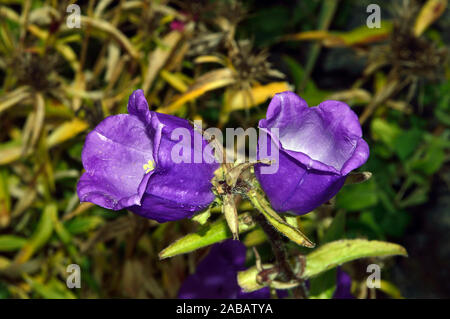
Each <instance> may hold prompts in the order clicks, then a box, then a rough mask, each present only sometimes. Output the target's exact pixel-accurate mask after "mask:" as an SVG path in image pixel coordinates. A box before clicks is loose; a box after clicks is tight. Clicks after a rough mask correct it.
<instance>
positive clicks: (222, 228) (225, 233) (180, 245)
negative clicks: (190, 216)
mask: <svg viewBox="0 0 450 319" xmlns="http://www.w3.org/2000/svg"><path fill="white" fill-rule="evenodd" d="M238 219H239V233H244V232H246V231H249V230H251V229H253V228H255V223H254V222H253V220H252V219H251V217H250V214H248V213H244V214H241V215H239V216H238ZM227 238H231V231H230V229H229V228H228V225H227V222H226V220H225V219H219V220H218V221H216V222H214V223H213V224H211V225H207V226H204V227H201V228H200V230H199V231H197V232H196V233H192V234H188V235H186V236H184V237H182V238H180V239H178V240H177V241H175V242H174V243H172V244H171V245H169V246H168V247H166V248H165V249H164V250H162V251H161V252H160V253H159V258H160V259H165V258H169V257H173V256H176V255H180V254H186V253H189V252H191V251H194V250H197V249H200V248H202V247H206V246H209V245H212V244H215V243H218V242H220V241H222V240H225V239H227Z"/></svg>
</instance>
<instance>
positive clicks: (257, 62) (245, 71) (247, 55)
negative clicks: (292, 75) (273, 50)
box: [231, 41, 284, 88]
mask: <svg viewBox="0 0 450 319" xmlns="http://www.w3.org/2000/svg"><path fill="white" fill-rule="evenodd" d="M237 47H238V50H237V52H235V53H233V54H232V55H231V61H232V64H233V66H234V68H235V69H236V71H237V81H236V82H237V85H238V86H239V87H240V88H248V87H249V86H251V85H253V84H255V83H258V82H261V81H264V80H266V79H267V78H269V77H277V78H282V77H284V76H283V74H282V73H280V72H279V71H277V70H275V69H272V65H271V63H270V62H269V61H267V58H268V57H269V54H268V52H267V51H265V50H263V51H261V52H259V53H253V52H252V46H251V44H250V42H248V41H246V42H243V41H241V42H239V43H238V45H237Z"/></svg>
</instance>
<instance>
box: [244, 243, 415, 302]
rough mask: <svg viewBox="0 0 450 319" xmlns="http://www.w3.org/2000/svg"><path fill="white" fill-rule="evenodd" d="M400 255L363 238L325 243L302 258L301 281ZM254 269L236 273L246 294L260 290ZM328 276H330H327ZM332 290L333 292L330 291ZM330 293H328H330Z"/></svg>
mask: <svg viewBox="0 0 450 319" xmlns="http://www.w3.org/2000/svg"><path fill="white" fill-rule="evenodd" d="M393 255H401V256H408V254H407V252H406V249H405V248H403V247H402V246H400V245H397V244H393V243H389V242H384V241H376V240H372V241H369V240H366V239H345V240H338V241H333V242H331V243H328V244H326V245H323V246H321V247H320V248H317V249H316V250H314V251H313V252H312V253H310V254H308V255H307V256H306V268H305V272H304V273H303V276H302V278H304V279H308V278H312V277H315V276H317V275H319V274H321V273H323V272H325V271H328V270H331V269H333V268H335V267H337V266H339V265H341V264H343V263H346V262H349V261H352V260H355V259H359V258H367V257H384V256H393ZM272 267H273V265H271V264H264V265H262V268H263V269H269V268H272ZM258 273H259V271H258V269H257V268H256V266H254V267H251V268H248V269H246V270H243V271H239V272H238V275H237V279H238V284H239V286H240V287H241V288H242V289H244V291H246V292H251V291H255V290H258V289H261V288H263V287H264V286H263V285H260V284H259V283H258V281H257V276H258ZM328 276H330V277H331V274H329V275H328ZM324 287H325V288H326V289H325V290H323V291H321V292H320V291H319V292H318V295H321V296H329V295H330V292H331V290H333V289H332V288H331V287H329V285H324ZM333 291H334V290H333ZM331 294H332V293H331Z"/></svg>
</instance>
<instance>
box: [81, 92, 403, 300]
mask: <svg viewBox="0 0 450 319" xmlns="http://www.w3.org/2000/svg"><path fill="white" fill-rule="evenodd" d="M258 128H259V139H258V138H257V134H256V130H255V129H254V128H253V129H252V128H247V130H245V132H246V133H245V134H246V135H247V137H249V140H250V142H252V141H253V145H249V150H250V151H249V154H250V153H252V150H253V151H254V153H253V154H255V156H250V155H249V156H248V157H247V158H245V157H244V159H243V158H242V153H241V154H240V155H241V156H240V157H239V156H237V157H238V159H237V160H236V155H237V153H238V152H239V150H237V148H235V147H234V145H232V144H230V141H231V142H233V141H234V136H233V137H231V138H230V137H228V136H227V149H224V148H223V143H222V138H221V134H222V132H221V131H220V130H218V129H214V128H209V129H206V130H205V131H203V127H202V126H201V124H200V125H198V123H197V122H195V123H194V124H192V123H191V122H190V121H188V120H186V119H181V118H178V117H176V116H173V115H167V114H161V113H157V112H153V111H150V109H149V106H148V104H147V101H146V99H145V96H144V92H143V91H142V90H137V91H135V92H133V94H131V96H130V98H129V102H128V114H119V115H113V116H109V117H107V118H105V119H104V120H103V121H102V122H101V123H100V124H99V125H98V126H97V127H96V128H95V129H94V130H93V131H92V132H90V133H89V134H88V135H87V137H86V142H85V145H84V148H83V152H82V162H83V166H84V168H85V170H86V172H85V173H84V174H83V175H82V176H81V178H80V180H79V182H78V185H77V192H78V196H79V198H80V200H81V201H82V202H91V203H94V204H97V205H99V206H102V207H104V208H107V209H111V210H122V209H127V210H129V211H131V212H133V213H135V214H138V215H140V216H143V217H145V218H149V219H154V220H156V221H158V222H161V223H162V222H168V221H176V220H180V219H185V218H192V219H193V220H195V221H196V222H198V223H200V224H201V225H203V227H201V228H200V229H199V230H198V232H196V233H192V234H187V235H186V236H184V237H182V238H180V239H179V240H177V241H176V242H174V243H172V244H171V245H169V246H168V247H166V248H165V249H164V250H163V251H161V252H160V254H159V257H160V259H164V258H169V257H172V256H175V255H178V254H184V253H189V252H192V251H194V250H196V249H199V248H202V247H206V246H209V245H212V244H217V245H216V246H214V247H213V248H212V249H211V252H210V254H209V255H208V256H207V257H206V258H205V259H204V260H203V261H201V262H200V263H199V264H198V267H197V270H196V271H195V272H194V273H193V274H191V275H190V276H186V278H187V279H186V281H185V283H184V284H183V285H182V287H181V290H180V291H179V297H180V298H268V297H270V296H276V295H277V294H278V296H279V297H284V296H287V295H289V296H291V297H298V298H305V297H307V296H308V291H307V285H306V284H305V283H306V282H307V281H308V280H309V279H311V281H309V282H310V283H311V285H313V284H314V281H313V280H314V279H313V278H314V277H315V276H319V275H320V274H321V273H323V272H326V271H327V270H330V269H332V268H333V267H336V266H338V265H340V264H341V263H343V262H348V261H351V260H354V259H357V258H360V257H369V256H371V257H376V256H380V255H383V256H384V255H389V254H390V255H393V254H405V253H406V252H405V251H404V249H403V248H402V247H400V246H398V245H394V244H390V243H384V242H375V241H372V242H370V241H367V240H362V239H355V240H339V239H342V238H340V237H339V236H340V235H339V236H338V235H336V229H338V228H339V227H335V226H333V229H334V231H335V233H333V234H332V235H329V236H328V237H327V241H326V242H324V243H323V245H320V247H318V248H317V250H314V251H313V252H312V253H310V254H308V255H306V256H305V255H303V254H301V253H299V252H298V251H297V252H294V251H293V250H292V249H290V250H289V252H290V253H289V254H288V252H287V249H286V247H285V244H286V238H287V239H288V240H289V241H291V242H293V243H295V244H297V245H300V246H304V247H308V248H314V247H315V243H314V242H313V241H312V240H310V239H309V238H308V236H314V235H315V233H314V230H311V229H308V236H307V235H306V234H305V233H303V231H302V230H301V229H303V228H302V227H301V225H300V223H301V219H300V218H299V217H298V216H297V215H303V214H306V213H309V212H311V211H313V210H315V209H316V208H317V207H319V206H320V205H322V204H324V203H325V202H327V201H329V200H330V199H331V198H332V197H333V196H335V195H336V193H337V192H338V191H339V190H340V189H341V188H342V187H343V186H344V184H349V183H355V182H364V181H365V180H367V179H368V178H370V176H371V174H370V173H369V172H359V173H352V171H353V170H355V169H357V168H359V167H360V166H361V165H363V164H364V163H365V162H366V160H367V159H368V157H369V147H368V145H367V143H366V142H365V141H364V140H363V138H362V130H361V126H360V124H359V121H358V117H357V115H356V114H355V113H354V112H353V111H352V110H351V109H350V107H349V106H348V105H346V104H345V103H342V102H339V101H324V102H322V103H320V104H319V105H318V106H315V107H308V105H307V104H306V102H305V101H304V100H303V99H301V98H300V97H298V96H297V95H296V94H294V93H292V92H283V93H279V94H276V95H275V96H274V97H273V99H272V101H271V102H270V104H269V107H268V110H267V115H266V118H265V119H261V120H260V121H259V125H258ZM252 130H253V131H252ZM226 131H227V132H228V131H229V130H228V129H227V130H226ZM239 131H240V132H244V130H243V129H239ZM208 132H209V133H208ZM211 132H215V133H213V134H211ZM252 132H253V133H254V134H253V133H252ZM250 133H252V134H253V137H254V138H253V137H252V136H250ZM241 137H242V136H241ZM242 140H244V141H245V139H242ZM244 144H245V143H244ZM255 148H256V150H255ZM230 154H231V156H230ZM230 158H231V160H230ZM242 159H243V160H242ZM246 201H248V202H250V203H251V205H252V206H249V205H245V204H246V203H245V202H246ZM213 213H221V214H213ZM330 228H332V227H331V226H330ZM248 231H252V233H250V234H249V235H248V236H247V237H246V238H245V239H246V240H245V241H244V244H245V245H244V244H242V243H240V242H238V241H233V240H232V239H231V238H233V239H235V240H238V239H239V237H240V236H241V235H242V234H243V233H245V232H248ZM261 234H263V235H261ZM315 238H316V239H318V240H319V242H321V238H320V236H319V237H315ZM264 241H268V242H269V243H270V247H271V248H272V251H273V256H274V257H275V260H272V259H273V258H268V259H267V260H262V258H261V257H260V256H259V253H258V251H257V250H256V247H255V246H257V245H259V244H260V243H262V242H264ZM249 246H253V248H254V249H253V254H248V253H249V252H250V251H248V250H247V248H248V247H249ZM252 256H253V257H254V258H251V259H250V258H249V257H252ZM264 257H265V258H267V254H265V255H264ZM249 260H252V263H254V264H253V265H251V264H249V263H248V261H249ZM327 278H328V279H329V278H331V277H330V276H328V277H327ZM336 278H337V279H335V278H331V279H332V280H334V281H335V285H334V286H336V280H337V286H338V289H337V290H336V291H335V297H343V298H351V297H353V295H352V293H351V291H350V288H351V278H350V277H349V276H348V274H346V273H344V272H342V271H341V270H340V269H339V270H338V276H337V277H336ZM323 282H324V281H323ZM314 285H315V284H314ZM327 285H328V286H327V287H333V283H331V284H328V283H327ZM327 289H328V288H327ZM280 290H281V292H280ZM287 291H289V293H288V292H287ZM275 292H278V293H277V294H276V293H275ZM329 292H331V294H330V296H329V297H332V293H333V291H331V290H329Z"/></svg>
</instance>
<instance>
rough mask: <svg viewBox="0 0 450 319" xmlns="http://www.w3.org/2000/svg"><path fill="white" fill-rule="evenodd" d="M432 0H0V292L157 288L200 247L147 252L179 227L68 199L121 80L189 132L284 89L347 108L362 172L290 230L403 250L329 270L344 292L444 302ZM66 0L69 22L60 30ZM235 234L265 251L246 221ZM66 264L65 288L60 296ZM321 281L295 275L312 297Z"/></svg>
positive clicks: (444, 176) (187, 224) (438, 80)
mask: <svg viewBox="0 0 450 319" xmlns="http://www.w3.org/2000/svg"><path fill="white" fill-rule="evenodd" d="M447 2H448V1H446V0H428V1H419V0H417V1H413V0H410V1H402V0H396V1H375V0H371V1H365V0H364V1H356V0H355V1H352V0H342V1H337V0H336V1H335V0H323V1H319V0H312V1H301V0H296V1H268V0H259V1H256V0H251V1H237V0H236V1H234V0H233V1H232V0H228V1H227V0H215V1H213V0H193V1H182V0H174V1H169V0H159V1H156V0H155V1H153V0H136V1H123V0H122V1H109V0H102V1H76V2H75V1H53V0H46V1H44V0H33V1H31V0H24V1H15V0H7V1H4V0H2V1H0V127H1V129H0V298H80V297H81V298H98V297H102V298H105V297H106V298H107V297H133V298H167V297H172V298H173V297H176V295H177V292H178V289H179V287H180V284H181V283H182V282H183V280H184V278H186V276H187V275H188V274H189V273H192V272H193V271H194V270H195V266H196V264H197V263H198V262H199V260H201V258H202V257H203V256H204V255H205V254H206V253H207V250H208V249H207V248H206V249H201V250H198V251H196V252H194V253H191V254H187V255H180V256H176V257H174V258H171V259H167V260H164V261H160V260H159V259H158V253H159V252H160V251H161V250H162V249H163V248H164V247H166V246H167V245H169V244H170V243H171V242H173V241H174V240H175V239H177V238H179V237H181V236H182V235H185V234H187V233H189V232H191V231H194V230H196V229H198V227H199V225H198V223H196V222H194V221H190V220H185V221H179V222H171V223H165V224H158V223H157V222H154V221H151V220H145V219H143V218H140V217H137V216H135V215H132V214H131V213H129V212H127V211H119V212H113V211H108V210H105V209H103V208H100V207H97V206H94V205H92V204H89V203H83V204H80V203H79V199H78V197H77V194H76V192H75V191H76V182H77V180H78V178H79V177H80V174H81V173H82V164H81V159H80V157H81V150H82V147H83V143H84V138H85V135H86V133H87V132H89V130H91V129H92V128H94V127H95V126H96V125H97V124H98V123H99V122H100V121H101V120H102V119H103V118H104V117H106V116H108V115H111V114H117V113H124V112H126V105H127V99H128V96H129V95H130V94H131V92H132V91H133V90H134V89H138V88H142V89H143V90H144V92H145V94H146V96H147V98H148V101H149V104H150V106H151V108H152V109H153V110H157V111H159V112H164V113H170V114H174V115H177V116H180V117H185V118H189V119H192V120H193V119H202V120H203V123H204V125H205V127H207V126H208V127H219V128H225V127H243V128H247V127H255V126H257V122H258V120H259V119H261V118H263V117H264V116H265V111H266V108H267V104H268V102H269V99H270V97H271V96H273V94H275V93H276V92H281V91H285V90H293V91H295V92H296V93H298V94H299V95H300V96H301V97H303V98H304V99H305V100H306V101H307V102H308V104H309V105H311V106H313V105H317V104H318V103H320V102H321V101H323V100H324V99H338V100H342V101H345V102H346V103H348V104H349V105H350V106H351V107H352V108H353V109H354V111H355V112H356V113H357V114H358V115H359V116H360V119H361V123H362V124H363V130H364V138H365V139H366V141H368V143H369V145H370V148H371V156H370V158H369V161H368V162H367V164H365V165H364V167H362V170H365V171H370V172H372V173H373V177H372V179H370V180H369V181H368V182H366V183H362V184H355V185H348V186H345V187H344V188H343V189H342V191H341V192H340V193H339V194H338V195H337V196H336V198H335V199H333V200H332V201H330V203H328V204H326V205H323V206H322V207H319V208H318V209H317V210H316V211H314V212H313V213H311V214H308V215H305V216H302V217H301V218H300V219H299V220H300V225H301V227H302V228H303V230H304V231H305V232H306V233H307V234H308V236H309V237H310V238H312V239H314V240H315V242H316V243H318V244H319V245H320V244H321V243H325V242H328V241H329V240H330V239H339V238H368V239H382V240H390V241H393V242H397V243H400V244H402V245H403V246H405V247H406V249H407V250H408V253H409V258H403V259H402V258H391V259H389V260H378V259H377V260H374V259H366V260H362V261H361V260H360V261H356V262H352V263H349V264H346V265H345V266H344V269H345V270H346V271H348V272H349V273H350V274H351V276H352V278H353V286H352V291H353V293H354V294H355V295H356V296H358V297H360V298H401V297H449V296H450V285H449V284H448V283H449V282H450V278H449V273H448V271H447V270H448V269H449V267H450V264H449V263H450V246H449V243H450V238H449V234H450V232H449V230H450V209H449V204H450V196H449V186H450V170H449V166H448V161H449V148H450V139H449V135H450V130H449V125H450V104H449V102H450V82H449V79H450V69H449V65H448V58H447V56H448V54H447V52H448V51H447V50H448V45H449V39H450V28H449V24H450V19H449V17H450V13H449V10H448V8H447ZM72 3H76V4H77V5H79V6H80V7H81V21H80V22H81V26H80V28H69V27H68V25H67V21H68V20H69V19H71V18H73V16H72V14H73V12H67V11H66V9H67V7H68V6H69V5H70V4H72ZM370 3H376V4H379V5H380V8H381V20H382V23H381V26H380V28H374V29H370V28H368V27H367V26H366V19H367V17H368V16H369V15H370V13H368V12H367V11H366V8H367V6H368V5H369V4H370ZM249 209H251V207H250V206H249V205H247V204H243V205H242V206H241V207H240V211H242V212H244V211H246V210H249ZM217 211H220V209H219V210H217ZM213 213H215V211H213ZM216 215H218V214H213V216H212V219H214V218H215V216H216ZM335 216H337V217H335ZM333 220H334V221H335V222H334V223H333V224H332V221H333ZM330 225H334V226H333V227H330ZM241 239H242V240H243V241H244V243H245V244H246V245H247V246H249V247H250V246H258V250H259V251H260V253H261V257H262V258H263V260H264V259H266V260H267V259H270V258H271V255H270V249H269V245H268V244H267V243H266V242H265V237H264V235H263V233H262V232H261V231H260V230H259V229H256V230H252V231H251V232H249V233H248V234H246V235H245V236H243V237H242V238H241ZM291 249H293V250H299V248H298V247H296V246H295V245H294V244H292V247H291ZM300 250H304V251H305V252H307V251H308V250H307V249H306V248H300ZM374 262H376V263H378V264H380V265H383V268H382V279H383V281H382V287H381V289H378V290H372V289H368V288H367V287H366V285H365V280H366V277H367V273H366V266H367V265H368V264H370V263H374ZM72 263H77V264H79V265H80V266H81V269H82V288H81V289H67V288H66V278H67V275H68V273H67V272H66V267H67V265H69V264H72ZM248 263H249V265H251V264H254V259H253V257H252V256H251V254H249V258H248ZM325 281H326V280H323V282H325ZM325 290H326V287H323V284H322V286H321V283H320V282H316V283H313V287H312V294H313V295H315V296H325V295H326V294H325V295H324V292H325Z"/></svg>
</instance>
